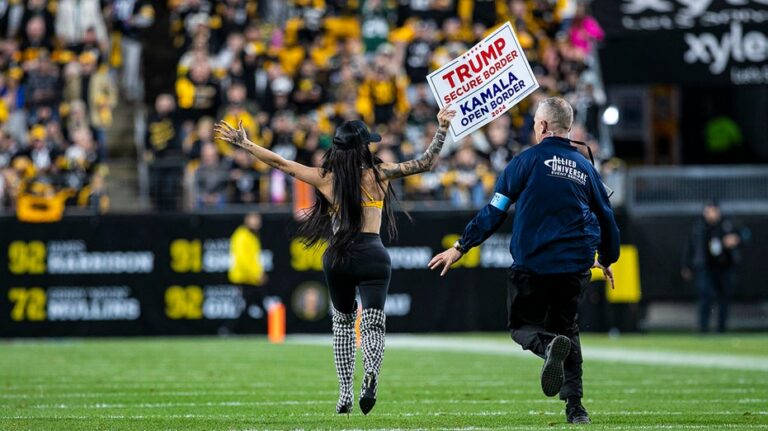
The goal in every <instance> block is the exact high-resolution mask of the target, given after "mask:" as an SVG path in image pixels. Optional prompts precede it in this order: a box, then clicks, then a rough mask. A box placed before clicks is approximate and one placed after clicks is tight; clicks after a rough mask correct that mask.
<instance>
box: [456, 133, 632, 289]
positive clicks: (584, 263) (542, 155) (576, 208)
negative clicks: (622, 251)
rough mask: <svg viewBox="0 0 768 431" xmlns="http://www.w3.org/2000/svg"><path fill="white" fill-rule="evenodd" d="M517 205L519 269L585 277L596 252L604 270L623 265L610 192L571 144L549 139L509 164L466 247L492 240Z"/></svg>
mask: <svg viewBox="0 0 768 431" xmlns="http://www.w3.org/2000/svg"><path fill="white" fill-rule="evenodd" d="M513 202H516V205H515V224H514V228H513V230H512V241H511V243H510V244H509V251H510V252H511V253H512V257H513V258H514V260H515V262H514V264H513V265H512V267H513V268H516V269H523V270H527V271H531V272H534V273H537V274H563V273H579V272H583V271H586V270H587V269H589V268H590V267H591V266H592V264H593V262H594V256H595V251H596V250H597V252H598V260H599V262H600V263H601V264H603V265H606V266H607V265H610V264H612V263H614V262H616V260H618V258H619V228H618V226H616V220H615V219H614V217H613V210H612V209H611V204H610V202H609V201H608V195H607V193H606V191H605V187H604V186H603V184H602V182H601V180H600V175H599V174H598V173H597V171H596V170H595V168H594V167H593V166H592V165H591V164H590V163H589V161H588V160H587V159H586V158H585V157H584V156H582V155H581V154H580V153H579V152H578V150H576V148H575V147H573V146H572V145H571V144H570V143H569V142H568V140H566V139H563V138H558V137H549V138H545V139H544V140H542V141H541V142H540V143H539V144H538V145H534V146H533V147H531V148H529V149H528V150H526V151H523V152H522V153H520V154H519V155H518V156H517V157H515V158H514V159H512V161H511V162H509V164H508V165H507V167H506V168H505V169H504V172H503V173H502V174H501V176H500V177H499V178H498V180H497V182H496V189H495V194H494V196H493V198H492V199H491V202H490V203H488V204H487V205H486V206H485V207H483V209H481V210H480V212H479V213H477V215H476V216H475V218H473V219H472V221H470V222H469V224H468V225H467V227H466V229H465V230H464V235H463V236H462V237H461V240H460V242H461V245H462V247H464V248H466V249H469V248H471V247H474V246H476V245H478V244H480V243H481V242H483V241H485V240H486V239H487V238H488V237H489V236H491V234H493V233H494V232H495V231H496V230H497V229H498V228H499V226H501V224H502V222H504V219H506V217H507V210H508V209H509V207H510V205H511V204H512V203H513Z"/></svg>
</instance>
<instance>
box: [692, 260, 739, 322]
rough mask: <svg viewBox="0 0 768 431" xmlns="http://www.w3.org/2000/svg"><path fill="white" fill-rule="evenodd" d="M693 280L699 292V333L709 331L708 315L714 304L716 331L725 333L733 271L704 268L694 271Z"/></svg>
mask: <svg viewBox="0 0 768 431" xmlns="http://www.w3.org/2000/svg"><path fill="white" fill-rule="evenodd" d="M695 280H696V281H695V282H696V290H697V291H698V292H699V331H701V332H707V331H709V315H710V314H711V313H712V304H713V302H714V303H717V305H718V310H717V331H718V332H725V330H726V326H727V324H728V307H729V306H730V303H731V293H732V291H733V271H732V270H731V269H730V268H716V267H715V268H704V269H701V270H698V271H696V278H695Z"/></svg>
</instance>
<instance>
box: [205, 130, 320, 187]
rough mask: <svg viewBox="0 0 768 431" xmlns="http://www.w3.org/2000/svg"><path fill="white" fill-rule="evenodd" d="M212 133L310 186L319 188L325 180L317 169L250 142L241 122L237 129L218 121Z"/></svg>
mask: <svg viewBox="0 0 768 431" xmlns="http://www.w3.org/2000/svg"><path fill="white" fill-rule="evenodd" d="M214 132H215V133H216V137H217V138H219V139H221V140H223V141H225V142H228V143H229V144H231V145H236V146H238V147H240V148H242V149H244V150H246V151H248V152H249V153H251V154H253V155H254V156H255V157H256V158H257V159H259V160H261V161H262V162H264V163H266V164H267V165H269V166H271V167H273V168H275V169H279V170H281V171H283V172H285V173H286V174H288V175H290V176H292V177H296V178H298V179H300V180H302V181H304V182H306V183H309V184H310V185H312V186H315V187H320V186H321V185H322V184H323V182H324V181H325V178H324V177H323V176H322V175H320V169H319V168H311V167H309V166H304V165H302V164H301V163H296V162H294V161H292V160H287V159H285V158H284V157H283V156H281V155H279V154H277V153H275V152H273V151H270V150H268V149H266V148H264V147H261V146H259V145H256V144H254V143H253V142H251V141H250V140H249V139H248V136H247V135H246V133H245V129H243V122H242V121H240V124H239V125H238V128H237V129H235V128H233V127H232V126H230V125H229V124H227V123H226V122H224V121H219V122H218V123H217V124H216V126H215V128H214Z"/></svg>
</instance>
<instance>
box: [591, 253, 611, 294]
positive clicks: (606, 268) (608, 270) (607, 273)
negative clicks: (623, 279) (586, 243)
mask: <svg viewBox="0 0 768 431" xmlns="http://www.w3.org/2000/svg"><path fill="white" fill-rule="evenodd" d="M592 268H600V269H601V270H602V271H603V275H604V276H605V278H606V279H607V280H608V281H610V282H611V290H613V289H615V288H616V286H615V285H614V282H613V270H612V269H611V265H608V266H603V265H602V264H601V263H600V262H598V261H597V259H595V263H594V264H593V265H592Z"/></svg>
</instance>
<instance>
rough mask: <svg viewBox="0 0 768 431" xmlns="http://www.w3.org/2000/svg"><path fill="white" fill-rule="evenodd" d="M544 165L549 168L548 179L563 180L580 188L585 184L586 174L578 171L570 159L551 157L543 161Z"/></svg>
mask: <svg viewBox="0 0 768 431" xmlns="http://www.w3.org/2000/svg"><path fill="white" fill-rule="evenodd" d="M544 164H545V165H547V167H548V168H550V172H549V176H550V177H557V178H565V179H567V180H571V181H575V182H577V183H579V184H581V185H582V186H583V185H586V184H587V174H585V173H584V172H582V171H580V170H579V169H578V168H577V167H576V162H575V161H573V160H571V159H566V158H565V157H557V156H552V158H551V159H549V160H544Z"/></svg>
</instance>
